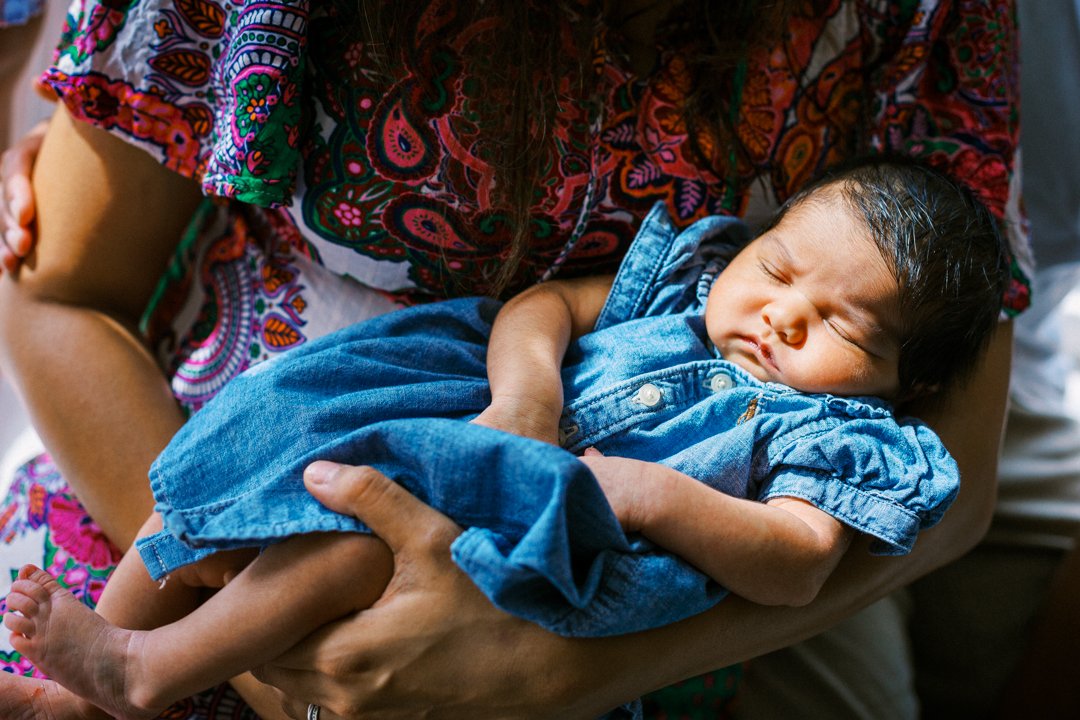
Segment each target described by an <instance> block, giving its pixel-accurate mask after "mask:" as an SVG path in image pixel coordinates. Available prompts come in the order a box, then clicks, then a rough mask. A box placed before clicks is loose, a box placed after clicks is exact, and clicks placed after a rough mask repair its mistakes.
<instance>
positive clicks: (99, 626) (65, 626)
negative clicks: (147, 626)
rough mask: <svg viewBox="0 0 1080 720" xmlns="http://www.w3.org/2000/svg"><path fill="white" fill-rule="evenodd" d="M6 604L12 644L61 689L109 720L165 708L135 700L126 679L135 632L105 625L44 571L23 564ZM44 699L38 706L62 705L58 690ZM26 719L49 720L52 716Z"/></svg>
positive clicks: (129, 719) (131, 718) (138, 719)
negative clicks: (84, 701) (100, 709)
mask: <svg viewBox="0 0 1080 720" xmlns="http://www.w3.org/2000/svg"><path fill="white" fill-rule="evenodd" d="M7 604H8V610H9V612H8V613H7V614H6V615H5V616H4V625H5V626H7V628H8V630H11V631H12V633H11V646H12V647H13V648H15V649H16V650H17V651H19V652H20V653H22V654H23V655H25V656H26V657H28V658H30V659H31V660H32V661H33V662H34V664H35V665H36V666H37V667H38V668H40V669H41V670H42V671H44V672H45V673H47V674H48V675H49V676H50V677H51V678H53V680H55V681H56V682H57V683H59V684H60V685H62V686H63V688H61V690H62V689H66V690H68V691H70V692H71V693H74V694H75V695H77V696H78V697H80V698H84V699H85V700H88V701H89V702H90V703H93V704H94V705H95V706H97V707H99V708H102V709H103V710H105V711H106V712H107V713H108V716H111V717H116V718H122V719H123V720H141V719H142V718H152V717H155V716H156V715H157V711H160V710H162V709H164V708H161V707H146V705H145V704H144V703H143V702H140V700H141V699H140V698H138V697H135V696H134V695H135V694H136V691H137V688H135V687H133V684H132V683H131V681H130V680H131V677H133V673H132V667H131V666H130V663H131V654H130V650H131V646H132V641H133V639H134V636H135V635H136V633H133V632H132V631H130V630H124V629H121V628H117V627H114V626H112V625H110V624H109V623H108V622H106V621H105V620H104V619H103V618H101V616H99V615H98V614H97V613H95V612H94V611H93V610H91V609H90V608H88V607H86V606H85V605H83V604H82V603H81V602H79V601H78V599H76V598H75V596H74V595H72V594H71V593H70V592H68V591H67V590H66V589H65V588H63V587H62V586H61V585H60V584H59V583H58V582H56V580H55V579H53V577H52V576H51V575H49V574H48V573H47V572H45V571H44V570H41V569H39V568H36V567H34V566H33V565H27V566H25V567H24V568H23V569H22V570H20V571H19V576H18V578H17V579H16V580H15V582H14V583H12V585H11V591H10V593H9V594H8V598H7ZM10 611H17V612H18V613H19V614H17V615H16V614H14V613H12V612H10ZM49 693H52V695H50V694H49ZM44 695H45V698H46V699H45V700H43V701H42V702H41V703H40V704H41V705H42V707H43V708H50V707H51V705H50V704H59V703H60V702H61V700H60V698H61V697H62V693H61V692H60V691H57V690H55V689H49V690H46V691H44ZM2 697H3V695H2V691H0V698H2ZM0 707H2V705H0ZM4 717H7V716H6V715H5V716H4ZM29 717H42V718H49V719H50V720H51V718H53V715H52V714H41V715H30V716H29ZM56 717H58V718H67V717H69V716H68V715H62V714H59V715H56ZM70 717H85V715H71V716H70Z"/></svg>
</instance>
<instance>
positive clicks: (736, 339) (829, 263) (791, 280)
mask: <svg viewBox="0 0 1080 720" xmlns="http://www.w3.org/2000/svg"><path fill="white" fill-rule="evenodd" d="M898 295H899V288H898V286H897V283H896V280H895V279H894V278H893V276H892V274H891V273H890V272H889V269H888V267H887V266H886V265H885V261H884V259H882V257H881V254H880V253H879V252H878V249H877V247H876V245H875V244H874V241H873V239H872V238H871V236H870V234H869V230H867V228H866V226H865V225H864V224H863V222H862V220H861V218H859V217H858V216H857V215H856V214H855V213H854V212H853V211H852V210H851V209H849V208H848V207H847V205H846V203H845V202H844V201H843V200H842V199H841V198H840V197H839V196H838V194H837V193H836V191H834V190H832V189H827V188H826V189H823V190H821V191H819V192H818V193H816V194H815V195H814V197H813V198H811V199H810V200H809V201H807V202H803V203H801V204H800V205H798V206H796V207H794V208H792V209H791V210H790V211H789V212H788V213H787V214H786V215H785V216H784V218H783V220H781V221H780V223H779V224H778V225H777V226H776V227H774V228H773V229H772V230H770V231H769V232H767V233H765V234H764V235H761V236H760V237H758V238H757V239H756V240H754V241H753V242H752V243H750V244H749V245H748V246H746V248H744V249H743V250H742V252H740V253H739V254H738V255H737V256H736V257H735V258H734V259H733V260H732V261H731V263H730V264H729V265H728V267H727V269H725V270H724V271H723V272H722V273H721V274H720V276H719V277H718V278H717V279H716V282H715V283H714V284H713V287H712V290H711V291H710V293H709V298H708V302H707V304H706V309H705V324H706V328H707V331H708V333H709V337H710V339H711V340H712V341H713V343H714V344H715V345H716V347H717V349H719V351H720V353H721V354H722V355H723V356H724V359H726V360H728V361H730V362H733V363H735V364H736V365H738V366H739V367H741V368H743V369H744V370H746V371H747V372H749V373H750V374H751V375H753V376H754V377H756V378H757V379H759V380H763V381H768V382H779V383H783V384H785V385H789V386H791V387H793V388H795V389H797V390H801V391H803V392H811V393H832V394H834V395H875V396H878V397H884V398H891V397H894V396H895V395H896V393H897V390H898V386H899V375H898V361H899V350H900V348H899V340H898V333H897V331H896V328H897V326H898V322H897V315H898Z"/></svg>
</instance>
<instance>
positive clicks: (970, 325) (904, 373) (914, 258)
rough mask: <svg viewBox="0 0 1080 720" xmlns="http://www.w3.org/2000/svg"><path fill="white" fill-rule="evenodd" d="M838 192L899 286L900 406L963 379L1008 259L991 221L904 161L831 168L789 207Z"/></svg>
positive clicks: (934, 176)
mask: <svg viewBox="0 0 1080 720" xmlns="http://www.w3.org/2000/svg"><path fill="white" fill-rule="evenodd" d="M830 187H834V188H836V189H837V190H838V191H839V192H840V194H841V197H843V198H844V199H845V200H846V201H847V202H848V203H849V204H850V206H851V208H852V209H853V210H855V211H856V212H858V213H859V215H860V216H861V217H862V219H863V221H864V222H865V223H866V226H867V228H868V229H869V230H870V234H871V236H872V237H873V239H874V242H875V244H876V245H877V247H878V250H879V251H880V252H881V255H882V257H883V258H884V259H885V263H886V265H888V267H889V269H890V270H891V271H892V273H893V276H894V277H895V278H896V281H897V284H898V285H899V286H900V303H899V316H898V320H899V328H898V330H899V333H900V338H899V340H900V362H899V364H900V368H899V374H900V388H899V392H898V395H897V398H896V399H897V400H901V401H902V400H908V399H911V398H914V397H918V396H923V395H927V394H929V393H933V392H935V391H937V390H938V389H941V388H945V387H949V386H951V385H952V384H954V383H958V382H963V381H964V380H965V379H966V378H967V377H968V376H969V375H970V374H971V372H972V371H973V370H974V369H975V367H976V365H977V364H978V361H979V359H980V357H981V355H982V354H983V351H984V350H985V349H986V346H987V345H988V343H989V341H990V336H991V334H992V333H993V330H994V327H995V326H996V324H997V321H998V317H999V315H1000V313H1001V302H1002V298H1003V296H1004V293H1005V288H1006V283H1007V281H1008V277H1009V254H1008V250H1007V247H1006V245H1005V241H1004V239H1003V238H1002V235H1001V233H1000V232H999V230H998V223H997V220H996V219H995V218H994V216H993V215H992V214H991V213H990V211H989V210H988V209H987V208H986V206H985V205H983V204H982V203H981V202H980V201H979V200H978V199H977V198H976V197H975V195H974V194H973V193H972V192H971V191H970V190H968V189H967V188H965V187H964V186H962V185H961V184H960V183H958V182H956V181H954V180H952V179H950V178H949V177H947V176H946V175H944V174H942V173H940V172H938V171H937V170H934V169H932V168H930V167H928V166H927V165H925V164H923V163H921V162H918V161H915V160H913V159H911V158H906V157H891V156H889V157H886V156H879V157H871V158H867V159H863V160H859V161H857V162H854V163H850V164H845V165H843V166H840V167H837V168H834V169H833V170H831V171H829V172H828V173H826V174H825V175H824V176H822V177H821V178H819V179H818V180H816V181H814V182H812V183H811V184H810V185H808V186H806V187H805V188H803V189H802V190H800V191H799V192H798V193H797V194H796V195H794V196H792V197H791V198H790V199H789V200H788V201H787V202H786V203H785V204H784V206H783V207H782V208H781V209H780V212H779V213H778V214H777V217H776V218H775V219H774V221H773V224H775V223H777V222H779V220H780V218H781V217H783V215H784V214H785V213H786V212H787V211H788V210H790V209H791V208H792V207H794V206H796V205H798V204H800V203H803V202H813V199H814V196H815V194H816V193H817V192H819V191H821V190H822V189H824V188H830Z"/></svg>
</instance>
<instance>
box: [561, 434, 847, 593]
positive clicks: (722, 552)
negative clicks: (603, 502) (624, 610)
mask: <svg viewBox="0 0 1080 720" xmlns="http://www.w3.org/2000/svg"><path fill="white" fill-rule="evenodd" d="M582 461H583V462H585V463H586V464H587V465H588V466H589V467H590V469H591V470H592V471H593V474H594V475H596V478H597V480H598V481H599V482H600V486H601V487H602V488H603V490H604V494H605V495H606V496H607V498H608V501H609V502H610V503H611V506H612V509H613V510H614V511H615V515H616V516H617V517H618V518H619V521H620V522H621V523H622V525H623V527H624V528H625V529H626V530H627V531H628V532H639V533H641V534H642V535H644V536H645V537H647V538H648V539H649V540H651V541H653V542H654V543H656V544H657V545H659V546H660V547H662V548H664V549H666V550H668V551H670V552H672V553H674V554H676V555H678V556H679V557H681V558H683V559H684V560H686V561H687V562H689V563H691V564H693V565H695V566H696V567H697V568H698V569H700V570H701V571H702V572H704V573H705V574H707V575H708V576H709V577H711V578H713V579H714V580H716V581H717V582H718V583H720V584H721V585H723V586H724V587H726V588H727V589H729V590H731V591H732V592H733V593H735V594H736V595H739V596H741V597H744V598H746V599H747V600H750V601H752V602H755V603H759V604H762V605H806V604H807V603H809V602H810V601H812V600H813V599H814V598H815V597H816V596H817V594H818V590H820V589H821V586H822V584H824V582H825V579H826V578H828V577H829V575H830V574H831V573H832V571H833V569H834V568H835V567H836V565H837V563H839V562H840V558H841V557H843V555H844V552H845V551H846V550H847V548H848V545H849V544H850V543H851V539H852V537H853V535H854V532H853V531H852V530H851V529H850V528H848V527H847V526H845V525H844V524H842V523H841V522H839V521H838V520H836V519H835V518H834V517H832V516H831V515H829V514H828V513H826V512H824V511H822V510H820V509H818V508H816V507H814V506H813V505H810V504H809V503H806V502H803V501H802V500H797V499H795V498H786V497H785V498H774V499H771V500H769V501H768V502H765V503H761V502H757V501H755V500H744V499H741V498H737V497H733V496H731V495H727V494H724V493H722V492H719V491H717V490H714V489H712V488H710V487H709V486H707V485H705V484H704V483H701V482H699V481H697V480H695V479H694V478H692V477H690V476H689V475H685V474H683V473H681V472H679V471H677V470H673V469H671V468H669V467H667V466H664V465H660V464H658V463H649V462H642V461H640V460H631V459H628V458H618V457H605V456H602V455H600V454H599V453H595V452H589V453H586V455H585V457H584V458H582Z"/></svg>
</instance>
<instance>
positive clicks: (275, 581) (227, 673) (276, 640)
mask: <svg viewBox="0 0 1080 720" xmlns="http://www.w3.org/2000/svg"><path fill="white" fill-rule="evenodd" d="M232 558H233V560H232V561H229V562H226V563H224V564H223V563H222V562H221V561H220V560H215V559H213V558H211V559H210V563H209V564H205V563H204V564H203V565H202V566H200V565H199V564H196V565H192V566H189V567H188V568H185V569H184V570H183V571H182V572H177V573H176V574H174V575H173V576H170V578H169V580H168V582H166V584H165V586H164V587H163V588H161V589H160V590H158V591H157V592H156V593H155V591H154V589H153V587H152V584H150V585H148V582H147V581H148V580H149V578H148V577H147V576H146V574H145V571H144V572H143V573H142V577H141V578H136V577H135V576H133V575H132V574H131V572H129V570H130V569H131V566H132V565H135V564H136V563H141V560H139V559H138V557H137V556H135V555H133V554H129V555H128V556H127V557H126V558H125V560H124V561H123V562H122V565H124V567H123V568H122V570H121V569H118V573H120V577H114V579H113V582H111V583H110V584H109V586H108V588H107V589H106V591H105V593H104V594H103V596H102V600H101V603H100V604H99V611H100V613H95V612H94V611H92V610H90V609H89V608H87V607H86V606H85V605H83V604H82V603H81V602H79V601H78V600H77V599H76V598H75V597H74V596H73V595H72V594H71V593H70V592H69V591H68V590H66V589H65V588H63V587H62V586H60V585H59V584H58V583H57V582H56V581H55V580H54V579H53V577H52V576H51V575H49V574H48V573H46V572H44V571H43V570H40V569H38V568H35V567H33V566H26V567H24V568H23V569H22V570H21V571H20V572H19V577H18V579H17V580H16V581H15V583H14V584H13V585H12V588H11V593H10V594H9V596H8V606H9V608H11V609H12V610H15V611H17V612H18V614H14V613H8V614H6V615H5V616H4V624H5V626H6V627H7V628H8V629H9V630H11V631H12V635H11V643H12V647H14V648H15V649H16V650H18V651H19V652H20V653H22V654H24V655H25V656H26V657H28V658H30V659H31V660H33V662H34V664H35V665H36V666H37V667H38V668H40V669H41V670H43V671H44V672H46V673H47V674H48V675H49V676H50V677H51V678H52V680H50V681H33V682H32V683H26V682H18V681H16V682H11V681H9V680H8V679H5V680H4V682H3V683H0V710H4V709H5V708H19V707H30V708H32V709H33V712H32V713H30V714H27V715H26V717H34V718H48V719H49V720H66V719H68V718H71V719H72V720H76V719H79V720H90V719H96V718H110V717H116V718H121V719H122V720H148V719H149V718H153V717H156V716H157V715H158V714H160V713H161V711H162V710H164V709H166V708H167V707H168V706H169V705H170V704H171V703H172V702H175V701H176V700H179V699H181V698H184V697H187V696H189V695H192V694H194V693H196V692H198V691H200V690H204V689H206V688H208V687H212V686H214V685H216V684H218V683H220V682H223V681H225V680H228V679H229V678H230V677H233V676H236V675H238V674H240V673H241V672H243V671H245V670H247V669H248V668H249V667H250V666H251V665H252V664H254V663H259V662H265V661H266V660H269V659H272V658H274V657H276V656H277V655H279V654H280V653H281V652H282V651H284V650H286V649H288V648H289V647H291V646H292V645H294V644H295V643H296V642H298V641H299V640H300V639H301V638H303V637H304V636H306V635H307V634H308V633H310V632H311V631H312V630H314V629H316V628H318V627H320V626H322V625H324V624H325V623H327V622H329V621H331V620H334V619H336V618H340V617H342V616H344V615H346V614H348V613H351V612H356V611H357V610H359V609H362V608H363V607H367V606H369V605H370V604H371V603H372V602H374V601H375V599H376V598H378V597H379V595H380V594H381V593H382V591H383V588H384V587H385V586H386V582H387V580H388V579H389V577H390V572H391V565H392V559H391V557H390V555H389V553H388V552H387V550H386V548H385V546H384V545H383V544H382V543H381V542H380V541H379V540H377V539H375V538H372V537H370V536H364V535H356V534H332V535H306V536H301V537H297V538H293V539H290V540H287V541H285V542H283V543H280V544H278V545H274V546H273V547H271V548H268V549H267V550H266V551H264V552H263V553H262V554H260V555H259V556H258V557H257V558H255V559H254V560H253V561H251V562H250V564H246V565H245V563H246V562H247V560H249V559H250V553H239V554H234V555H232ZM125 563H126V565H125ZM139 569H140V570H141V568H139ZM223 569H224V571H225V572H226V573H227V574H230V575H231V574H235V579H234V580H232V581H231V582H229V583H228V584H227V585H226V586H225V587H224V588H223V589H222V590H221V591H220V592H218V593H216V594H214V595H213V596H211V597H210V598H209V599H208V600H207V601H206V602H202V595H201V593H199V592H198V590H199V589H200V588H201V587H202V586H203V584H204V583H206V582H207V578H206V577H205V575H206V574H208V573H209V574H216V573H221V572H222V571H223ZM237 571H238V572H237ZM114 582H115V583H116V584H115V585H114V584H113V583H114ZM212 582H213V581H212ZM217 582H220V579H219V580H218V581H217ZM133 584H141V586H142V592H132V585H133ZM114 588H115V589H114ZM357 602H359V603H361V604H360V605H357ZM196 607H197V608H198V609H197V610H196ZM193 611H194V614H192V612H193ZM106 617H112V618H119V619H128V620H129V622H127V623H126V624H127V625H134V626H136V627H155V625H156V624H160V623H161V621H162V619H165V618H178V619H176V620H175V621H174V622H170V623H169V624H163V625H161V626H160V627H155V629H149V630H142V629H138V630H132V629H126V628H125V627H122V626H119V625H116V624H113V623H111V622H109V620H107V619H106ZM136 617H137V618H138V622H130V619H131V618H136ZM3 716H4V717H8V716H7V715H6V714H4V715H3ZM264 717H267V718H270V719H271V720H272V719H273V718H275V717H281V715H280V713H276V714H272V715H264Z"/></svg>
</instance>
